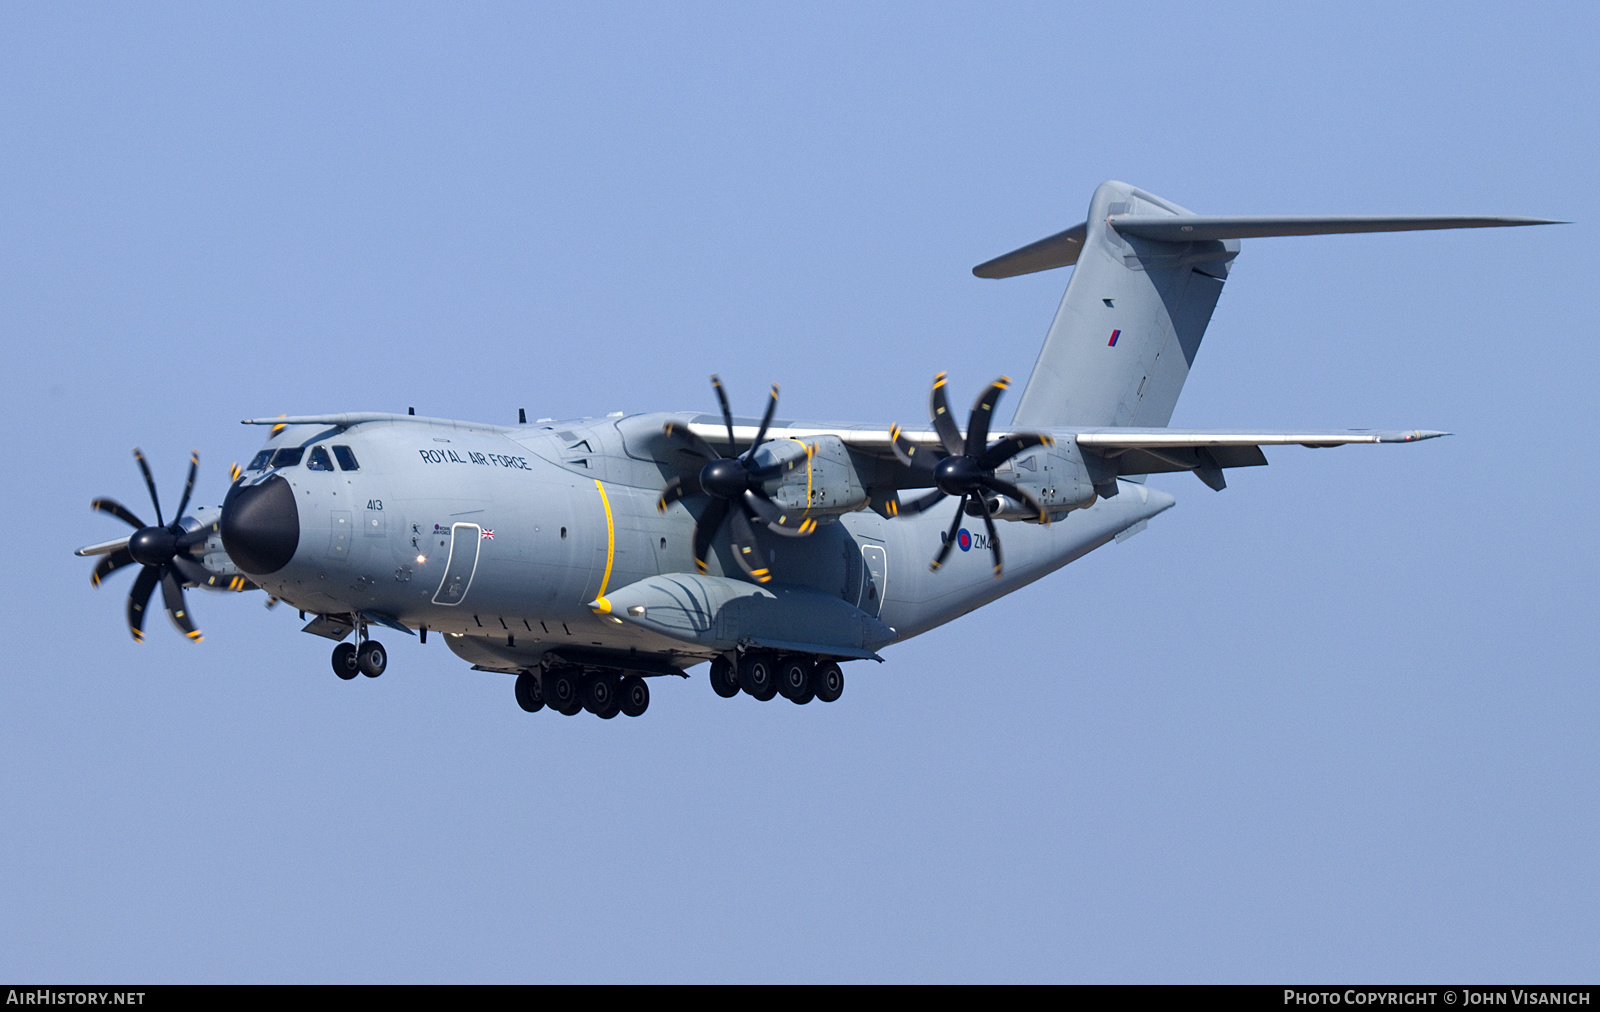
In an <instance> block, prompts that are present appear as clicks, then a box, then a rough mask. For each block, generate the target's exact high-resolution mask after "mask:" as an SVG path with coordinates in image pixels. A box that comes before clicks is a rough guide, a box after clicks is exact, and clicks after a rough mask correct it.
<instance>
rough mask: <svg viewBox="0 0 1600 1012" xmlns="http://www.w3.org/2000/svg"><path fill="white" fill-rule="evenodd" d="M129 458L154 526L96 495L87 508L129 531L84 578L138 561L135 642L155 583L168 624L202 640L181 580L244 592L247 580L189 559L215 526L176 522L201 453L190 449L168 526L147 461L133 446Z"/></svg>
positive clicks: (131, 623)
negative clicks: (180, 495)
mask: <svg viewBox="0 0 1600 1012" xmlns="http://www.w3.org/2000/svg"><path fill="white" fill-rule="evenodd" d="M133 457H134V459H135V460H137V461H138V462H139V470H140V471H142V472H143V473H144V483H145V487H146V488H148V489H149V490H150V503H151V505H153V506H154V507H155V510H156V523H155V526H153V527H151V526H147V525H146V524H145V522H144V521H143V520H140V519H139V518H138V517H137V516H134V514H133V512H132V511H131V510H129V509H128V508H127V507H126V506H124V505H122V504H121V503H119V502H117V501H116V500H115V499H109V498H106V499H96V500H95V501H94V502H92V503H90V504H89V508H90V509H93V510H95V511H97V512H100V513H109V514H110V515H111V516H114V517H116V518H117V519H118V520H121V521H122V522H123V523H126V524H127V525H128V526H130V527H132V528H134V532H133V534H132V535H131V536H129V538H128V543H127V545H126V546H124V547H122V548H118V549H116V550H114V551H112V552H111V553H109V554H108V555H106V556H105V558H103V559H101V560H100V561H99V562H98V563H97V564H96V565H95V567H94V573H93V574H91V575H90V577H89V582H91V583H93V584H94V585H95V586H96V587H98V586H100V581H101V580H103V579H105V578H106V577H107V576H109V575H111V574H112V573H115V572H116V571H117V570H119V569H121V568H123V567H124V566H131V565H135V564H137V565H139V566H141V567H143V568H142V569H141V570H140V571H139V576H138V578H136V579H135V580H134V581H133V589H132V590H130V591H129V592H128V631H129V632H131V633H133V638H134V640H135V641H136V642H140V643H142V642H144V610H145V606H146V605H148V604H149V603H150V595H151V594H153V593H155V589H156V584H158V583H159V584H161V598H162V601H163V602H164V603H165V604H166V607H167V614H168V615H169V616H171V618H172V622H173V624H174V625H176V626H177V627H178V629H179V630H180V631H182V633H183V634H184V635H185V636H187V637H188V638H189V639H191V640H194V641H195V642H197V643H198V642H199V641H200V639H201V636H200V630H199V629H196V628H195V626H194V622H193V620H191V619H190V617H189V609H188V606H187V602H186V601H185V600H184V596H183V587H184V584H185V583H188V584H191V585H198V584H206V585H207V586H215V587H223V586H225V587H227V588H228V589H230V590H243V589H246V587H245V584H246V582H247V581H244V580H242V579H241V578H239V577H234V578H232V579H229V578H228V577H220V576H217V575H216V574H214V573H212V572H211V571H210V570H208V569H206V568H205V567H204V566H202V565H200V564H199V563H198V562H195V561H194V560H193V559H191V558H190V557H189V550H190V549H192V548H194V547H195V546H196V545H200V544H204V543H205V541H206V539H207V538H209V537H210V536H211V535H212V533H213V532H214V531H215V529H216V528H215V525H211V524H208V525H207V526H205V527H202V528H200V529H199V530H197V531H186V530H184V529H183V526H182V523H181V518H182V516H183V511H184V510H185V509H186V508H187V507H188V505H189V496H190V495H191V494H192V493H193V492H194V479H195V474H196V472H197V471H198V470H199V467H200V454H199V453H198V452H195V451H191V452H190V453H189V480H188V481H187V482H186V483H185V484H184V486H183V498H182V499H180V500H179V501H178V512H177V513H174V514H173V517H172V523H170V524H168V523H166V522H165V521H164V520H162V518H161V500H160V498H159V497H157V495H156V483H155V479H154V478H152V477H151V476H150V465H149V464H148V463H146V461H145V459H144V454H143V453H141V452H139V451H138V450H137V449H135V450H134V451H133Z"/></svg>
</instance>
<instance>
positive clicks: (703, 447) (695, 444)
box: [661, 422, 722, 460]
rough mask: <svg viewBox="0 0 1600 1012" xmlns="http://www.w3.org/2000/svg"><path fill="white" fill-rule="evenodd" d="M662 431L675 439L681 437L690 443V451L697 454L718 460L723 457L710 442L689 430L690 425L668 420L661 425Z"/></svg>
mask: <svg viewBox="0 0 1600 1012" xmlns="http://www.w3.org/2000/svg"><path fill="white" fill-rule="evenodd" d="M661 431H662V432H664V433H666V434H667V435H669V436H671V437H672V438H673V439H680V440H682V441H683V442H685V443H688V444H689V452H690V453H693V454H695V455H696V456H699V457H704V458H706V459H707V460H718V459H720V458H721V457H722V454H720V453H718V452H717V451H716V450H714V449H712V447H711V444H710V443H708V442H706V441H705V440H704V439H701V438H700V437H699V436H697V435H695V434H694V433H693V432H691V431H689V427H688V426H687V425H683V424H680V423H678V422H668V423H667V424H665V425H663V426H662V427H661Z"/></svg>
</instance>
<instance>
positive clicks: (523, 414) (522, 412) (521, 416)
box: [517, 408, 528, 425]
mask: <svg viewBox="0 0 1600 1012" xmlns="http://www.w3.org/2000/svg"><path fill="white" fill-rule="evenodd" d="M517 424H518V425H527V424H528V409H527V408H518V409H517Z"/></svg>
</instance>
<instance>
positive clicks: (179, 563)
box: [171, 553, 212, 587]
mask: <svg viewBox="0 0 1600 1012" xmlns="http://www.w3.org/2000/svg"><path fill="white" fill-rule="evenodd" d="M171 564H172V566H173V567H174V568H176V569H177V570H178V575H179V576H181V577H183V580H184V582H185V583H192V584H194V585H195V586H197V587H200V586H204V585H205V584H206V583H208V582H209V581H210V579H211V575H212V574H211V570H209V569H207V568H206V567H204V566H202V565H200V563H198V562H196V561H194V560H193V559H191V558H189V557H188V556H186V555H183V554H182V553H180V554H178V555H174V556H173V557H172V563H171Z"/></svg>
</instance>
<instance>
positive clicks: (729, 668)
mask: <svg viewBox="0 0 1600 1012" xmlns="http://www.w3.org/2000/svg"><path fill="white" fill-rule="evenodd" d="M711 690H712V691H713V692H715V693H716V694H717V695H719V696H721V697H722V698H723V699H732V698H733V697H734V696H737V695H738V694H739V672H738V671H736V670H734V667H733V662H732V661H730V660H728V659H727V658H726V657H717V658H714V659H713V660H712V661H711Z"/></svg>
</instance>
